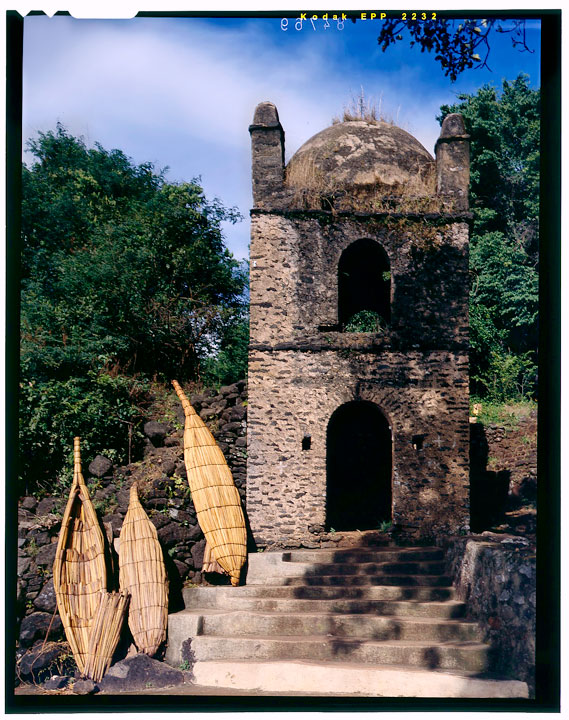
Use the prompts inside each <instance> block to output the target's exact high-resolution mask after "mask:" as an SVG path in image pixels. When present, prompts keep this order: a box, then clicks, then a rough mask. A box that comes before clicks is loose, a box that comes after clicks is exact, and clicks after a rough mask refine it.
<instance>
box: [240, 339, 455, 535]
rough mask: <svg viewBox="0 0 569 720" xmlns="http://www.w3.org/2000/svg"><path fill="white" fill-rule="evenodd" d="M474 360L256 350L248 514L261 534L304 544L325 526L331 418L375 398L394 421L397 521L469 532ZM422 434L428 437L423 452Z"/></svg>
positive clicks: (426, 529)
mask: <svg viewBox="0 0 569 720" xmlns="http://www.w3.org/2000/svg"><path fill="white" fill-rule="evenodd" d="M466 362H467V359H466V357H465V356H455V355H453V354H452V353H418V352H415V353H410V354H405V355H403V354H398V353H383V354H378V355H370V354H363V355H362V354H360V353H356V354H350V353H347V354H345V355H341V354H339V353H334V352H330V351H328V352H325V351H324V352H320V353H314V352H302V353H299V352H293V351H275V352H273V353H264V352H252V353H251V356H250V363H249V419H248V423H249V425H248V477H247V512H248V515H249V522H250V524H251V530H252V533H253V536H254V538H255V541H256V542H257V543H258V544H261V545H263V544H267V543H271V542H278V541H283V540H286V541H288V542H290V543H293V542H294V541H297V542H300V541H302V540H306V538H307V537H309V536H310V534H311V533H317V532H319V530H320V529H321V528H322V527H323V526H324V524H325V513H326V430H327V426H328V422H329V419H330V416H331V415H332V413H333V412H334V411H335V410H336V409H337V408H338V407H339V406H340V405H342V404H343V403H346V402H349V401H352V400H357V399H360V400H368V401H371V402H374V403H376V404H377V405H378V406H379V407H380V408H381V409H382V410H383V411H384V413H385V415H386V416H387V418H388V419H389V422H390V424H391V426H392V434H393V508H394V511H393V521H394V523H396V524H398V525H401V528H402V529H403V530H404V531H406V532H408V533H410V534H416V533H418V534H420V535H429V534H431V533H432V534H434V533H437V532H451V533H453V532H458V531H459V530H460V529H462V530H465V529H467V528H468V518H469V505H468V484H469V478H468V431H469V427H468V421H467V415H468V387H467V384H466V379H465V378H466V373H465V364H466ZM307 434H308V435H311V448H310V450H303V449H302V438H303V436H304V435H307ZM414 435H423V436H424V445H423V448H422V449H415V448H414V446H413V436H414Z"/></svg>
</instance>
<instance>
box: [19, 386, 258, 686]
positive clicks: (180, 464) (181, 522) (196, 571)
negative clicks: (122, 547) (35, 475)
mask: <svg viewBox="0 0 569 720" xmlns="http://www.w3.org/2000/svg"><path fill="white" fill-rule="evenodd" d="M190 401H191V403H192V405H193V406H194V408H195V410H196V412H198V413H199V414H200V416H201V418H202V419H203V420H204V421H205V422H206V424H207V425H208V426H209V428H210V430H211V431H212V433H213V435H214V437H215V438H216V440H217V443H218V445H219V447H220V448H221V449H222V451H223V453H224V455H225V457H226V459H227V462H228V464H229V466H230V468H231V471H232V473H233V478H234V481H235V485H236V486H237V488H238V489H239V493H240V495H241V498H242V500H243V502H244V501H245V484H246V464H247V454H246V433H247V384H246V382H245V381H240V382H238V383H235V384H233V385H229V386H226V387H222V388H221V389H220V391H219V393H217V394H216V393H215V392H214V391H208V392H206V393H205V394H202V395H192V396H191V397H190ZM183 423H184V413H183V410H182V407H181V405H180V406H179V407H177V409H176V412H175V417H172V418H171V419H170V422H156V421H151V422H148V423H146V425H145V426H144V433H145V436H146V440H145V443H146V445H145V449H144V454H143V458H142V460H141V461H139V462H135V463H132V464H130V465H126V466H122V467H117V466H113V465H112V463H111V462H110V460H108V459H107V458H105V457H103V456H97V457H96V458H94V459H93V460H92V462H91V463H88V458H84V467H83V474H84V476H85V480H86V483H87V485H88V487H89V490H90V495H91V498H92V500H93V503H94V505H95V509H96V510H97V514H98V516H99V518H100V520H101V522H102V526H103V529H104V530H105V533H106V536H107V540H108V541H109V543H110V544H112V545H113V546H115V547H116V542H117V539H118V536H119V534H120V530H121V528H122V524H123V520H124V516H125V514H126V511H127V508H128V502H129V491H130V486H131V484H132V483H133V482H134V481H136V482H137V483H138V487H139V495H140V500H141V502H142V505H143V507H144V509H145V510H146V512H147V514H148V516H149V517H150V520H151V521H152V522H153V524H154V526H155V527H156V529H157V532H158V538H159V540H160V542H161V544H162V547H163V550H164V560H165V564H166V569H167V573H168V578H169V582H170V610H171V611H175V610H177V609H181V607H182V605H181V603H182V598H181V589H182V586H183V584H184V583H185V582H196V583H197V582H201V580H202V576H201V566H202V560H203V552H204V548H205V539H204V536H203V533H202V531H201V529H200V527H199V525H198V523H197V520H196V513H195V508H194V505H193V502H192V499H191V496H190V492H189V487H188V482H187V476H186V469H185V465H184V458H183ZM68 492H69V488H66V489H65V490H64V491H62V493H61V495H58V496H51V497H45V498H43V499H41V500H40V501H39V502H38V501H37V500H36V499H35V498H34V497H32V496H28V497H24V498H21V500H20V502H19V506H18V567H17V574H18V580H17V604H16V607H17V622H18V623H19V624H20V631H19V648H18V653H17V656H18V658H21V657H22V656H23V655H24V654H25V655H26V662H24V663H22V662H20V663H19V667H20V669H21V670H22V676H23V677H22V679H29V677H32V674H30V673H31V672H32V671H31V670H30V672H28V671H27V669H28V666H29V665H30V663H29V662H28V659H29V658H30V657H34V653H35V650H36V649H37V647H39V646H41V644H42V642H43V640H44V638H45V637H46V633H47V631H48V628H50V632H49V640H53V641H57V640H59V639H62V638H63V630H62V624H61V620H60V619H59V617H58V614H57V613H55V615H54V611H55V609H56V601H55V593H54V590H53V579H52V567H53V561H54V559H55V550H56V547H57V540H58V535H59V531H60V527H61V518H62V513H63V510H64V508H65V505H66V503H67V496H68ZM113 564H114V577H113V581H114V583H115V587H116V584H117V582H118V574H117V572H116V569H117V567H118V564H117V556H116V553H114V552H113ZM109 589H112V587H111V586H109ZM50 623H51V626H50ZM36 646H37V647H36ZM28 651H31V652H28ZM44 654H45V653H44ZM42 662H43V661H42V659H41V658H40V659H38V660H37V661H35V662H34V668H33V677H34V678H37V677H39V676H41V672H42V669H43V667H42Z"/></svg>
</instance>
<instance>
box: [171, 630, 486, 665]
mask: <svg viewBox="0 0 569 720" xmlns="http://www.w3.org/2000/svg"><path fill="white" fill-rule="evenodd" d="M185 652H186V654H191V657H193V658H194V659H195V660H196V661H200V660H207V661H210V660H225V661H227V660H311V661H343V662H354V663H365V664H368V663H370V664H374V665H393V664H395V665H406V666H407V665H409V666H412V667H424V668H430V669H434V668H441V669H455V668H456V669H459V670H468V671H474V672H483V671H485V670H487V669H488V653H489V647H488V645H485V644H483V643H479V642H476V641H457V640H453V641H448V642H437V641H433V640H424V641H421V640H384V641H381V640H364V639H359V638H346V637H326V636H319V635H315V636H303V637H285V636H263V635H255V636H240V637H230V636H225V637H224V636H208V635H198V636H197V637H192V638H191V640H190V641H187V643H186V645H185ZM181 657H182V656H181V655H180V657H179V659H180V662H181V661H182V660H181ZM169 658H170V659H169V660H168V661H169V662H170V661H171V660H172V659H173V658H172V655H170V656H169ZM173 664H175V663H173Z"/></svg>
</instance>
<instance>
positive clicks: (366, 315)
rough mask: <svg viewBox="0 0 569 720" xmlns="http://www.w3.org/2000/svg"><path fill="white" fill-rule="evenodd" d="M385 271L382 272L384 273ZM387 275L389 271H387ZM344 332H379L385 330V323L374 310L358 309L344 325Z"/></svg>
mask: <svg viewBox="0 0 569 720" xmlns="http://www.w3.org/2000/svg"><path fill="white" fill-rule="evenodd" d="M385 274H386V273H384V275H385ZM387 275H389V273H387ZM344 331H345V332H369V333H380V332H384V331H385V323H384V321H383V319H382V318H381V317H380V315H379V313H376V312H375V311H374V310H360V311H359V312H357V313H354V315H352V317H351V318H350V319H349V320H348V322H347V323H346V325H345V327H344Z"/></svg>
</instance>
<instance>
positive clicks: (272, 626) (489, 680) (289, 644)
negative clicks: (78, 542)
mask: <svg viewBox="0 0 569 720" xmlns="http://www.w3.org/2000/svg"><path fill="white" fill-rule="evenodd" d="M443 560H444V558H443V554H442V550H441V549H440V548H435V547H432V548H427V547H417V548H412V547H410V548H392V547H382V548H373V549H366V548H351V549H345V550H340V549H334V550H327V549H326V550H324V549H321V550H291V551H286V552H267V553H256V554H251V555H249V562H248V571H247V584H246V585H244V586H241V587H237V588H233V587H225V586H224V587H212V586H207V587H206V586H204V587H196V588H186V589H185V590H184V603H185V609H184V610H183V611H181V612H178V613H175V614H172V615H170V616H169V620H168V648H167V652H166V658H165V659H166V662H168V663H170V664H171V665H173V666H180V665H182V666H186V667H191V668H192V672H193V675H194V679H195V682H196V683H197V684H200V685H206V686H215V687H217V688H227V689H228V690H229V689H239V690H250V691H251V692H254V691H255V690H264V691H269V692H279V693H281V694H287V693H296V692H301V693H309V694H329V695H338V696H340V695H365V696H373V697H386V696H387V697H495V698H496V697H508V698H512V697H524V698H527V697H528V688H527V685H526V684H525V683H523V682H520V681H517V680H505V679H500V678H498V677H496V676H495V675H493V674H492V672H491V671H492V666H491V656H490V647H489V646H488V645H486V644H485V643H483V642H482V640H481V633H480V629H479V628H478V626H477V625H476V624H475V623H473V622H469V621H467V620H465V619H464V615H465V605H464V603H462V602H460V601H459V600H456V598H455V595H454V589H453V587H452V584H451V580H450V578H449V577H447V576H445V575H444V562H443Z"/></svg>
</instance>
